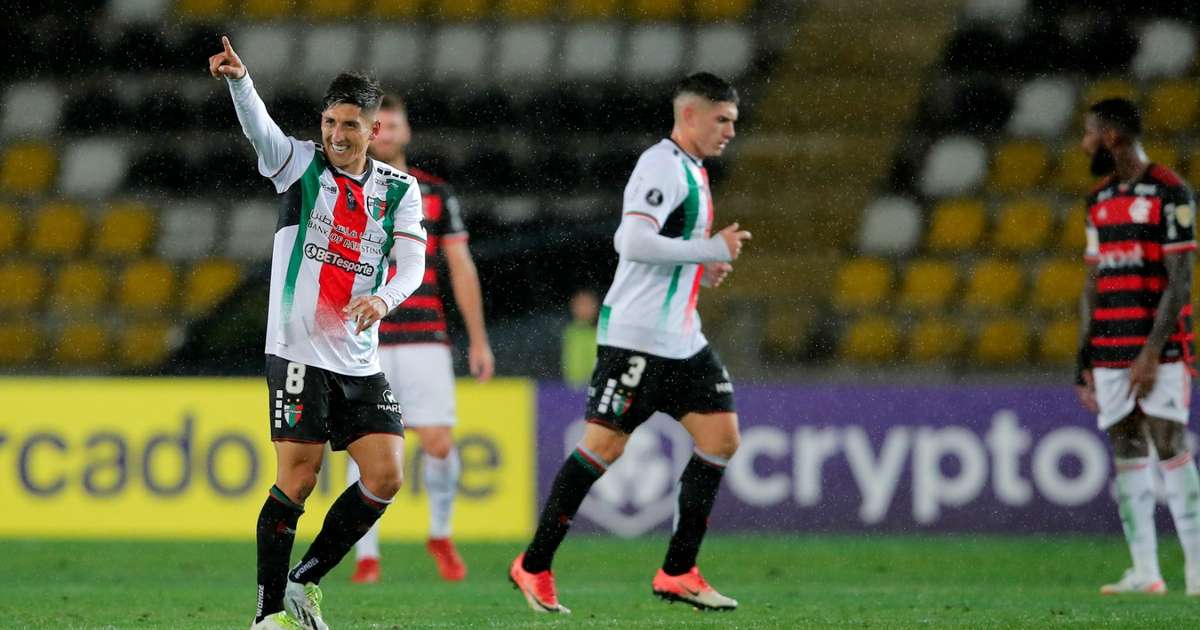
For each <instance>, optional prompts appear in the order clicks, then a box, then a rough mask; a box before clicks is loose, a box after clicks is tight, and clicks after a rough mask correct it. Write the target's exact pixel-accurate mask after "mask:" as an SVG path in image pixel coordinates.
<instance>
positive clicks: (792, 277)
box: [721, 254, 826, 300]
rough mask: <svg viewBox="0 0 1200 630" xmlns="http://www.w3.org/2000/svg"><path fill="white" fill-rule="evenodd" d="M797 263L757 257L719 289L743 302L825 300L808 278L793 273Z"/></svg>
mask: <svg viewBox="0 0 1200 630" xmlns="http://www.w3.org/2000/svg"><path fill="white" fill-rule="evenodd" d="M799 264H801V263H799V262H798V261H797V260H796V258H795V257H794V256H787V255H774V256H772V255H764V254H757V255H755V257H754V262H753V263H752V264H747V265H743V266H741V267H739V268H738V270H737V273H736V274H733V275H731V276H729V278H728V279H727V280H726V281H725V284H723V285H721V286H722V288H725V287H728V289H729V291H730V293H732V294H734V295H737V296H739V297H743V298H754V297H759V298H779V299H780V300H787V299H797V298H799V299H807V300H813V299H816V298H818V297H825V295H824V294H825V291H826V290H823V289H822V288H820V287H819V286H814V283H813V280H812V277H811V276H808V275H807V274H799V273H796V268H797V265H799Z"/></svg>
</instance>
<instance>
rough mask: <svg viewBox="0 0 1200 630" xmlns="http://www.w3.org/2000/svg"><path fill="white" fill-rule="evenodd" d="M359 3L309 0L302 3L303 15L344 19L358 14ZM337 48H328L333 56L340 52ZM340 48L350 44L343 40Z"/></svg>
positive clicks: (336, 0) (321, 18)
mask: <svg viewBox="0 0 1200 630" xmlns="http://www.w3.org/2000/svg"><path fill="white" fill-rule="evenodd" d="M360 5H361V3H360V2H359V0H309V1H308V2H307V3H305V5H304V15H305V16H306V17H309V18H313V19H316V20H346V19H349V18H353V17H357V16H358V9H359V6H360ZM316 30H323V29H320V28H318V29H316ZM355 39H357V38H355ZM337 48H338V47H333V48H331V49H330V52H334V53H335V55H334V56H337V54H338V53H340V51H338V50H337ZM341 48H350V46H346V45H345V42H342V46H341ZM345 67H347V66H343V68H345Z"/></svg>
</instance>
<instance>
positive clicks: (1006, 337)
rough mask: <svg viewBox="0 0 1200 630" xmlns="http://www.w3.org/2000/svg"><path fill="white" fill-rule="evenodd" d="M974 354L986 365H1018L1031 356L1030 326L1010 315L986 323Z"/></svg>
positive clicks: (980, 333)
mask: <svg viewBox="0 0 1200 630" xmlns="http://www.w3.org/2000/svg"><path fill="white" fill-rule="evenodd" d="M972 355H973V357H974V359H975V360H976V361H977V362H979V363H980V364H982V365H985V366H993V367H999V366H1017V365H1018V364H1019V363H1021V362H1022V361H1024V360H1025V359H1026V357H1028V356H1029V326H1027V325H1026V324H1025V322H1023V321H1021V320H1019V319H1016V318H1014V317H1009V316H1002V317H999V318H997V319H994V320H991V321H988V322H986V323H984V325H983V328H982V330H980V332H979V336H978V337H976V339H975V347H974V351H973V352H972Z"/></svg>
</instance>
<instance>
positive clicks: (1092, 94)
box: [1083, 78, 1138, 109]
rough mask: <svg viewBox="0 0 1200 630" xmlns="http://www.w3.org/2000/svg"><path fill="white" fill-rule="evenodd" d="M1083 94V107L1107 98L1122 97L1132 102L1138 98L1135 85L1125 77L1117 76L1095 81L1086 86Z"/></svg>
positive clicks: (1085, 107)
mask: <svg viewBox="0 0 1200 630" xmlns="http://www.w3.org/2000/svg"><path fill="white" fill-rule="evenodd" d="M1083 94H1084V96H1083V107H1084V109H1087V108H1088V107H1091V106H1092V104H1094V103H1095V102H1097V101H1102V100H1104V99H1107V98H1124V99H1129V100H1131V101H1134V102H1136V101H1137V100H1138V90H1137V87H1135V86H1134V85H1133V83H1130V82H1129V81H1126V80H1125V79H1118V78H1107V79H1101V80H1099V81H1095V82H1093V83H1092V84H1091V85H1089V86H1088V87H1087V90H1085V91H1084V93H1083Z"/></svg>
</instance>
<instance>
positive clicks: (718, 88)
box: [674, 72, 739, 105]
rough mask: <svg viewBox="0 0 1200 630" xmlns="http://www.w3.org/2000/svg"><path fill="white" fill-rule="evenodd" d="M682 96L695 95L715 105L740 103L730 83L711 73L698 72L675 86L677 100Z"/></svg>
mask: <svg viewBox="0 0 1200 630" xmlns="http://www.w3.org/2000/svg"><path fill="white" fill-rule="evenodd" d="M682 94H695V95H697V96H703V97H704V98H706V99H708V100H710V101H712V102H714V103H733V104H735V105H736V104H737V103H738V100H739V99H738V93H737V90H735V89H733V86H732V85H730V84H729V82H728V81H726V80H725V79H722V78H721V77H719V76H717V75H715V74H712V73H711V72H697V73H696V74H693V75H691V76H689V77H687V78H685V79H683V80H682V81H680V82H679V84H678V85H676V86H675V96H674V97H675V98H678V97H679V96H680V95H682Z"/></svg>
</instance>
